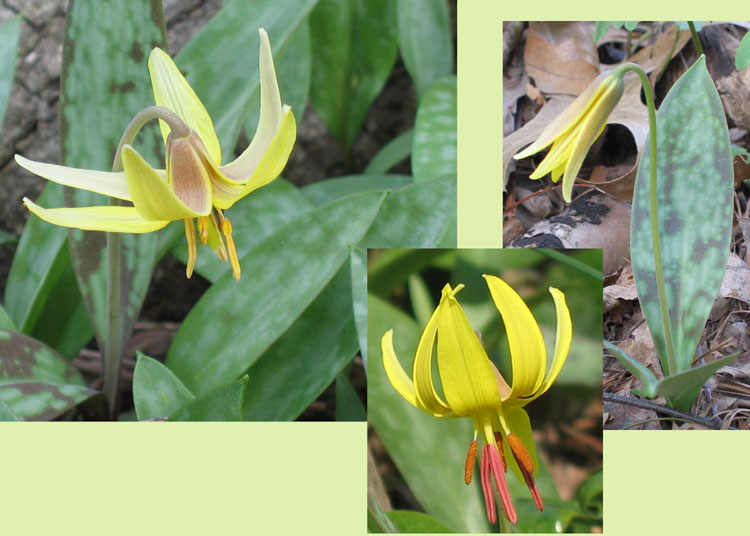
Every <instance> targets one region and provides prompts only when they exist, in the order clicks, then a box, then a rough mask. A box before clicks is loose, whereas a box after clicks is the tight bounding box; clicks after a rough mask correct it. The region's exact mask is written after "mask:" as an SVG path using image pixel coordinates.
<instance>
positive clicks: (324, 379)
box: [0, 0, 456, 420]
mask: <svg viewBox="0 0 750 536" xmlns="http://www.w3.org/2000/svg"><path fill="white" fill-rule="evenodd" d="M21 12H23V14H24V15H23V18H18V14H19V13H21ZM0 17H2V18H0V20H10V19H12V20H11V22H7V23H6V25H5V26H4V27H3V28H2V29H0V52H2V55H0V77H1V78H2V80H3V81H5V83H6V84H7V86H8V87H10V80H11V78H12V66H13V65H14V61H13V58H14V57H17V59H16V60H15V64H16V65H17V77H16V81H15V83H14V85H13V89H12V91H11V97H10V106H9V107H8V114H7V118H6V119H7V120H6V121H5V123H4V128H3V131H2V139H3V144H2V149H0V158H2V161H3V163H4V167H3V169H2V173H3V175H4V184H5V185H6V186H7V188H4V191H3V198H2V200H1V201H0V202H1V206H2V207H3V208H4V210H3V211H2V213H0V214H2V217H3V218H2V227H4V229H5V230H6V232H7V234H6V235H2V236H0V240H1V241H2V242H3V243H5V245H3V246H2V248H1V249H0V283H2V286H3V290H4V301H3V306H4V309H2V310H1V311H0V320H1V321H2V332H1V333H0V334H2V337H0V339H2V340H0V418H3V419H22V420H39V419H79V418H81V417H86V418H102V417H103V416H104V415H105V413H104V408H105V405H104V404H103V402H104V400H103V397H102V395H101V392H100V389H101V376H102V368H101V359H100V352H99V349H100V348H101V346H102V345H103V344H104V341H103V338H104V334H103V329H102V326H103V325H104V322H103V320H104V319H103V314H104V313H103V311H104V308H103V307H102V301H103V292H102V289H103V288H104V285H105V277H104V270H103V269H102V260H103V258H105V256H106V254H105V251H106V250H105V240H104V235H103V234H100V233H80V232H72V233H70V234H68V233H66V232H65V231H64V230H63V229H61V228H57V227H53V226H51V225H48V224H46V223H44V222H41V221H40V220H38V219H36V218H29V219H28V222H26V223H24V222H25V221H26V219H27V214H26V213H25V211H24V210H23V208H22V205H21V199H22V197H23V196H24V195H26V196H28V197H30V198H32V199H41V200H42V201H41V202H43V203H45V206H62V205H63V202H66V203H71V204H72V203H74V204H88V205H91V204H95V203H92V200H93V197H92V198H88V199H83V198H79V197H78V196H76V197H75V198H73V197H72V196H70V195H69V194H66V193H64V189H63V188H61V187H59V186H57V185H54V184H49V185H47V186H46V187H45V188H44V190H42V191H41V196H40V195H39V192H40V190H41V187H42V185H43V184H44V182H45V181H43V180H41V179H38V178H36V177H31V176H30V175H29V174H27V173H25V172H23V171H21V170H20V169H19V168H18V167H17V166H16V165H15V163H13V162H12V155H13V153H15V152H18V153H21V154H23V155H24V156H27V157H29V158H33V159H35V160H39V161H45V162H52V163H57V162H59V163H62V164H64V165H70V166H78V167H85V168H92V169H93V168H95V169H103V170H108V169H109V166H110V165H111V160H112V156H113V153H114V150H115V147H116V145H117V141H118V140H119V137H120V135H121V133H122V130H123V129H124V128H125V126H126V125H127V122H128V121H129V119H130V118H131V117H132V116H133V115H135V113H137V112H138V111H139V110H140V109H142V108H144V107H145V106H148V105H150V104H152V103H153V97H152V95H151V89H150V83H149V81H148V74H147V70H146V58H147V56H148V52H149V51H150V49H151V47H153V46H156V45H158V46H162V47H163V48H165V49H166V50H168V51H169V53H170V54H171V55H173V56H174V58H175V62H176V63H177V65H178V67H179V68H180V69H181V70H182V71H183V72H184V73H185V75H186V77H187V79H188V81H189V83H190V84H191V85H192V87H193V88H194V89H195V91H196V93H197V94H198V96H199V97H200V99H201V100H202V101H203V103H204V104H205V106H206V108H207V110H208V112H209V114H210V115H211V117H212V118H213V119H214V124H215V127H216V130H217V134H218V136H219V140H220V143H221V146H222V153H223V155H224V160H225V161H229V160H231V159H232V158H233V157H234V156H235V148H239V149H242V148H244V147H245V146H246V145H247V140H249V139H251V138H252V135H253V133H254V129H255V125H256V124H257V118H258V103H259V92H258V74H257V73H258V68H257V57H258V37H257V29H258V28H260V27H263V28H265V29H266V30H267V31H268V34H269V36H270V40H271V44H272V46H273V54H274V59H275V63H276V69H277V74H278V78H279V86H280V87H281V92H282V101H283V102H285V103H288V104H290V105H291V106H292V108H293V110H294V113H295V116H296V117H297V120H298V140H297V145H296V147H295V150H294V151H293V152H292V155H291V157H290V161H289V165H288V166H287V168H286V170H285V172H284V175H283V178H280V179H278V180H276V181H275V182H274V183H272V184H271V185H269V186H267V187H265V188H263V189H261V190H259V191H258V192H255V193H254V194H253V195H252V196H248V197H247V198H245V199H243V200H242V201H241V202H239V203H237V204H236V205H235V206H234V207H233V209H232V224H233V226H234V237H235V240H236V243H237V250H238V254H239V257H240V261H241V264H242V266H243V270H244V272H243V278H242V280H241V281H240V282H239V283H236V282H234V281H233V280H232V278H231V274H229V273H228V272H227V265H225V264H224V263H221V262H220V261H218V259H214V258H211V256H210V255H199V258H198V263H197V264H196V267H195V271H196V274H195V275H194V276H193V278H192V279H190V280H187V279H185V278H184V275H183V274H184V266H183V263H184V262H185V261H186V259H187V248H186V247H185V243H184V240H182V239H181V235H182V233H183V230H182V228H181V225H182V224H180V225H174V226H169V227H167V228H166V229H165V230H164V231H162V232H160V233H159V234H158V235H155V234H154V235H153V236H151V235H149V236H147V237H141V238H139V239H138V240H132V241H131V242H130V243H129V245H126V253H125V262H124V264H123V265H124V266H125V267H126V269H127V274H128V276H127V277H126V281H127V282H126V289H125V290H124V295H125V296H127V300H126V302H127V307H126V309H125V310H124V311H123V314H122V316H121V318H120V325H121V330H122V334H123V336H124V340H125V341H127V344H126V347H125V349H124V355H125V360H124V367H123V371H122V376H121V386H122V396H121V400H120V405H121V410H122V415H121V418H123V419H136V418H137V419H151V418H160V419H161V418H172V419H177V420H238V419H248V420H293V419H297V418H303V419H315V420H318V419H341V420H356V419H364V409H363V404H362V400H363V399H364V396H365V395H364V390H365V364H366V352H365V351H364V350H362V351H360V347H361V346H364V344H360V341H363V340H364V337H365V335H364V307H365V294H366V290H365V260H364V258H365V253H364V252H365V250H366V248H368V247H434V246H442V247H454V246H455V240H456V234H455V233H456V227H455V222H456V204H455V203H456V184H455V173H456V171H455V165H456V164H455V159H456V79H455V75H454V74H453V73H454V72H455V68H454V50H455V1H452V2H448V1H445V0H422V1H397V0H387V1H385V2H377V3H373V2H367V1H364V0H355V1H349V0H281V1H279V0H273V1H272V0H258V1H254V2H245V1H241V0H234V1H226V2H223V3H222V2H219V1H214V0H195V1H191V2H178V1H173V0H166V1H165V2H164V6H162V4H161V2H160V1H157V0H150V1H149V0H128V1H125V0H119V1H118V0H106V1H101V2H100V1H94V0H71V1H70V2H68V3H65V2H62V1H59V2H35V1H32V0H27V1H21V0H19V1H17V2H8V3H6V4H5V5H4V7H3V8H0ZM13 17H16V18H13ZM14 28H15V30H14ZM19 28H20V29H21V38H20V44H19V45H18V52H17V54H16V53H15V50H16V46H15V42H14V40H13V39H15V40H16V41H17V40H18V29H19ZM14 32H15V33H14ZM13 35H15V38H14V37H13ZM5 43H7V45H6V44H5ZM2 62H5V64H7V65H5V64H3V63H2ZM58 82H59V85H60V90H59V92H58V90H57V87H58ZM1 84H2V82H0V104H2V97H3V95H4V93H3V91H2V85H1ZM5 94H7V92H6V93H5ZM154 126H155V125H154ZM152 138H153V139H152ZM157 139H158V134H157V130H156V128H152V130H151V132H144V133H142V134H141V135H139V140H138V142H139V144H140V146H139V151H141V150H143V151H144V152H143V153H142V154H144V155H145V156H147V158H148V159H149V161H151V163H152V164H154V165H157V164H160V163H161V162H163V155H162V154H160V149H158V148H156V146H157V144H155V143H154V140H157ZM58 153H59V155H58ZM85 195H88V194H85ZM93 195H94V194H92V196H93ZM178 223H179V222H178ZM19 235H20V239H19V240H18V245H17V246H16V245H15V243H14V242H15V240H16V239H17V238H19ZM125 240H126V241H127V240H130V239H129V238H126V239H125ZM92 318H93V321H92ZM133 330H134V331H133ZM94 339H96V341H98V343H97V342H95V341H94ZM137 352H141V353H142V356H141V357H140V358H138V360H137V364H136V353H137ZM147 355H148V356H151V358H149V357H147ZM152 358H153V359H152Z"/></svg>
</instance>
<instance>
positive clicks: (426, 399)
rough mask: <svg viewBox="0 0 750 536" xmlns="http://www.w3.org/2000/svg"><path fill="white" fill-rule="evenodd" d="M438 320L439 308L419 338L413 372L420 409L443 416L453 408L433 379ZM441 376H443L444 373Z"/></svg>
mask: <svg viewBox="0 0 750 536" xmlns="http://www.w3.org/2000/svg"><path fill="white" fill-rule="evenodd" d="M438 320H439V308H438V309H435V311H433V313H432V316H431V317H430V320H428V322H427V325H426V326H425V328H424V331H423V332H422V336H421V337H420V338H419V344H418V345H417V353H416V355H415V356H414V369H413V373H412V374H413V376H414V387H415V389H416V392H417V404H418V405H419V407H420V409H423V410H425V411H427V412H429V413H432V414H433V415H435V416H436V417H442V416H446V415H448V414H449V413H451V408H450V407H448V404H446V403H445V402H444V401H443V400H442V399H441V398H440V395H438V393H437V391H436V390H435V384H434V383H433V381H432V350H433V348H434V347H435V336H436V335H437V329H438ZM440 377H441V378H442V373H441V376H440ZM443 387H445V386H443Z"/></svg>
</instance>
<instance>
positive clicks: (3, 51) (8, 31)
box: [0, 15, 22, 125]
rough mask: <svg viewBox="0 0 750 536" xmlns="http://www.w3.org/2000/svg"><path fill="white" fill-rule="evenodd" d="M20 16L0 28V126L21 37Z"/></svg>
mask: <svg viewBox="0 0 750 536" xmlns="http://www.w3.org/2000/svg"><path fill="white" fill-rule="evenodd" d="M21 20H22V17H21V15H17V16H15V17H13V18H12V19H10V20H9V21H6V22H5V23H4V24H3V25H2V26H0V125H2V123H3V118H4V117H5V108H6V107H7V105H8V97H10V88H11V85H12V84H13V72H14V71H15V68H16V51H17V49H18V38H19V36H20V35H21Z"/></svg>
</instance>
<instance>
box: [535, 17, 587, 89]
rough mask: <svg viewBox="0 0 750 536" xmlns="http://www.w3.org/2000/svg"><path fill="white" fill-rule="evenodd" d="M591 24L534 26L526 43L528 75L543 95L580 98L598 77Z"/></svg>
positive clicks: (538, 24) (541, 23) (548, 23)
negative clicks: (576, 96)
mask: <svg viewBox="0 0 750 536" xmlns="http://www.w3.org/2000/svg"><path fill="white" fill-rule="evenodd" d="M593 35H594V23H591V22H532V23H530V25H529V34H528V38H527V40H526V49H525V51H524V61H525V67H526V72H527V73H528V74H529V77H531V78H532V79H533V80H534V84H535V85H536V87H538V88H539V89H540V90H541V91H542V92H544V93H550V94H556V95H579V94H580V93H581V92H582V91H583V90H584V89H586V86H588V85H589V83H590V82H591V81H592V80H593V79H594V78H596V77H597V76H598V75H599V56H598V54H597V52H596V44H595V43H594V41H593Z"/></svg>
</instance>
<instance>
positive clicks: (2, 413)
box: [0, 398, 21, 422]
mask: <svg viewBox="0 0 750 536" xmlns="http://www.w3.org/2000/svg"><path fill="white" fill-rule="evenodd" d="M20 420H21V417H19V416H18V415H16V413H15V412H14V411H13V410H12V409H10V406H9V405H8V404H7V403H6V402H5V401H4V400H3V399H2V398H0V422H12V421H20Z"/></svg>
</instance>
